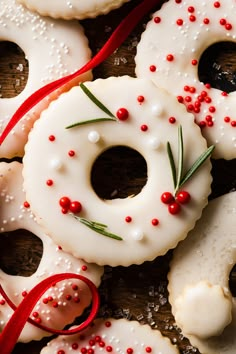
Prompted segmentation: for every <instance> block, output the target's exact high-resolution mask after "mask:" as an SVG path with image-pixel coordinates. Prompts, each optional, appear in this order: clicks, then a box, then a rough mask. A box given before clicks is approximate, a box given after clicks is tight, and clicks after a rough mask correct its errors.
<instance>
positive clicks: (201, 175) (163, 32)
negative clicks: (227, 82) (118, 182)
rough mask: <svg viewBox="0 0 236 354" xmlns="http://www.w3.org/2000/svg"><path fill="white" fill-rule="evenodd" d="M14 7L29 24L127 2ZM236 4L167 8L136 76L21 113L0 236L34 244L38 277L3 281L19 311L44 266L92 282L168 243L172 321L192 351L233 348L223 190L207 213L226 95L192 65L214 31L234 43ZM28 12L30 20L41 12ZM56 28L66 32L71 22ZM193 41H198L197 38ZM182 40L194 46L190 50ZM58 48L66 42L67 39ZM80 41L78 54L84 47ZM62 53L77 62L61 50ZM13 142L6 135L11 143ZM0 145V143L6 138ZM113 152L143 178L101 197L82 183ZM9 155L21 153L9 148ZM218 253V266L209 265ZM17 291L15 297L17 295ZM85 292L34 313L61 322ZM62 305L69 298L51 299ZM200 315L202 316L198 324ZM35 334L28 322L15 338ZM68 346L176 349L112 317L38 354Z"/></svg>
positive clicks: (153, 27)
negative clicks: (37, 243) (139, 168)
mask: <svg viewBox="0 0 236 354" xmlns="http://www.w3.org/2000/svg"><path fill="white" fill-rule="evenodd" d="M227 1H228V0H227ZM20 2H21V3H22V4H24V5H25V6H27V7H29V8H30V10H26V9H25V8H24V7H23V6H21V5H16V7H17V8H18V9H20V10H18V11H22V12H23V13H27V16H31V15H30V14H31V12H30V11H31V10H34V11H38V12H39V13H41V14H43V15H45V14H46V15H50V16H52V17H63V18H66V19H68V18H71V17H74V18H77V19H82V18H84V17H95V16H97V15H98V14H101V13H107V12H108V11H110V10H111V9H113V8H117V7H118V6H120V5H121V4H122V3H123V2H124V1H123V2H122V1H119V2H118V1H109V2H106V4H105V1H104V2H103V3H102V5H101V7H99V8H98V7H97V6H96V5H97V4H95V2H91V4H89V5H88V4H86V6H85V5H83V2H82V4H81V7H80V4H79V5H78V4H77V3H76V2H75V3H73V2H65V3H63V1H62V3H61V5H60V7H58V11H54V7H53V6H52V7H51V4H50V6H48V4H46V3H44V2H40V6H42V7H39V4H34V2H33V1H27V2H24V1H20ZM87 6H88V7H89V9H88V8H87ZM50 7H51V8H50ZM65 8H66V9H67V10H68V12H66V9H65ZM94 9H95V10H94ZM235 10H236V5H235V4H234V3H233V1H230V2H229V1H228V2H227V3H226V0H225V1H221V2H208V3H206V2H203V3H201V4H200V3H199V2H197V1H191V3H190V1H181V0H179V1H177V0H176V1H174V0H169V1H168V2H167V3H166V4H164V5H163V7H162V8H161V9H160V10H158V11H157V12H156V13H154V14H153V15H152V19H151V21H150V22H149V23H148V25H147V28H146V30H145V31H144V33H143V35H142V37H141V40H140V43H139V45H138V48H137V55H136V59H135V61H136V74H137V78H134V77H131V76H127V75H125V76H119V77H114V76H113V77H110V78H108V79H103V78H99V79H96V80H94V81H91V78H90V77H86V76H84V77H82V78H81V77H79V78H78V80H77V81H73V82H72V83H71V85H67V86H66V87H62V88H61V89H60V90H59V92H56V93H55V94H54V93H53V94H52V95H50V96H49V98H48V100H46V101H45V100H43V102H40V104H39V105H38V106H36V111H34V112H33V115H32V116H33V117H34V118H33V119H31V112H30V113H29V116H27V117H24V118H23V120H22V122H23V121H24V119H26V120H27V121H28V120H29V119H30V124H29V125H28V130H27V129H23V128H21V132H22V131H23V132H24V136H25V137H26V140H27V143H26V140H24V139H23V137H22V136H20V138H19V139H18V140H19V141H20V142H21V148H23V149H24V154H23V164H20V163H16V162H13V163H9V164H8V163H1V166H0V167H1V176H2V186H1V190H2V195H3V198H4V200H3V203H2V209H3V211H2V213H3V216H2V222H1V223H2V227H1V230H2V232H4V231H5V230H6V226H5V225H11V226H10V229H11V230H12V229H15V228H25V229H29V230H30V231H32V232H33V233H34V234H35V235H37V236H38V237H39V238H40V239H41V240H42V241H43V243H44V245H45V246H44V253H43V258H42V261H41V262H42V264H44V270H42V271H41V268H40V267H39V268H38V270H37V272H36V273H35V274H34V276H33V277H32V282H31V283H30V284H28V283H27V282H26V279H20V281H19V284H18V280H17V279H16V277H13V279H14V283H15V287H16V288H12V287H9V282H10V279H11V276H9V275H6V274H4V273H2V275H1V274H0V276H1V284H2V286H3V288H5V290H6V291H7V294H8V296H9V297H10V299H11V301H13V302H14V303H16V304H19V303H20V301H21V300H22V296H23V297H26V296H27V293H28V291H30V289H31V288H33V287H34V285H35V284H36V282H39V281H41V280H42V279H43V278H46V277H47V276H49V275H50V274H51V272H50V274H49V273H48V272H46V271H45V269H48V267H51V268H53V272H52V273H60V272H69V271H70V272H71V271H73V272H74V273H78V274H81V273H82V274H83V275H84V276H86V277H87V276H88V278H89V279H91V280H92V281H93V283H94V284H95V285H96V286H97V287H98V286H99V284H100V281H101V275H102V272H103V266H110V267H117V266H120V265H122V266H124V267H129V266H131V265H132V264H136V265H141V264H142V263H144V262H145V261H152V260H154V259H156V258H157V257H159V256H162V255H165V254H166V253H167V252H168V250H170V249H173V248H175V247H177V248H176V251H174V259H173V261H172V263H171V269H170V273H169V292H170V303H171V305H172V309H173V314H174V316H175V320H176V323H177V325H178V326H179V327H180V328H181V329H182V331H183V334H184V335H186V336H187V337H188V338H189V339H190V341H191V343H192V344H193V345H195V346H196V347H197V348H199V349H200V351H201V353H202V354H204V353H206V354H207V353H218V354H222V353H228V354H231V353H233V352H234V347H235V343H234V339H233V334H232V333H233V329H234V325H233V323H234V314H233V311H234V304H233V299H232V296H231V293H230V290H229V287H228V283H227V279H228V276H229V272H230V271H231V269H232V267H233V265H234V262H235V260H234V230H233V226H234V224H233V222H234V219H235V218H234V213H235V211H234V206H233V200H234V193H231V194H229V195H227V196H225V197H222V198H219V199H217V200H216V201H213V202H211V203H209V205H207V204H208V198H209V196H210V193H211V184H212V174H211V167H212V165H211V161H210V157H211V154H213V157H214V158H219V157H220V158H225V159H232V158H235V138H234V136H235V133H234V122H235V119H234V116H233V94H232V95H231V94H226V93H225V92H219V90H216V89H213V88H211V87H210V85H209V84H205V85H204V84H203V83H201V82H199V80H198V79H197V74H196V68H197V67H198V63H199V60H200V56H201V53H202V52H203V51H204V50H205V47H206V45H209V44H210V40H211V38H212V37H213V34H214V36H215V37H213V38H217V40H225V39H226V38H227V39H229V38H230V39H232V40H234V37H235V35H234V22H235V21H234V19H233V16H232V17H231V13H233V11H235ZM6 11H7V7H6ZM32 16H36V18H37V19H38V18H40V19H41V17H40V16H41V15H35V14H33V13H32ZM216 19H218V22H217V21H216ZM167 20H168V21H167ZM223 20H225V21H223ZM42 21H43V20H42ZM47 21H55V26H56V24H57V23H60V21H61V20H58V19H53V20H47ZM215 22H216V23H217V26H216V25H215ZM64 23H65V26H68V27H67V28H69V26H70V24H71V22H70V21H68V23H67V21H65V22H63V24H64ZM73 23H74V22H73ZM76 24H77V22H76ZM73 26H76V25H75V23H74V24H73ZM78 26H79V25H78ZM52 27H54V26H52ZM63 33H65V32H64V31H63ZM156 33H157V34H156ZM196 33H197V34H196ZM49 35H50V34H49V33H48V34H47V41H48V37H49ZM82 36H84V34H82ZM191 36H195V37H196V38H195V37H194V38H192V37H191ZM198 38H200V39H201V41H199V42H197V41H196V40H197V39H198ZM157 39H158V40H157ZM193 40H195V42H194V43H197V44H195V45H194V46H193V47H191V46H190V42H191V41H193ZM214 40H216V39H214ZM186 41H188V42H187V43H186ZM58 42H59V43H60V45H59V47H60V48H62V47H63V48H64V46H63V45H62V43H64V42H60V41H59V40H58ZM174 42H177V43H175V44H173V43H174ZM199 43H200V44H199ZM198 46H199V47H198ZM83 47H85V52H86V53H89V49H88V48H87V42H86V40H85V41H83ZM57 52H58V51H57ZM68 55H69V56H71V57H72V58H75V57H74V54H72V55H71V53H70V50H68ZM76 59H77V58H76ZM54 60H55V59H52V62H53V63H54ZM185 61H186V62H185ZM63 63H64V61H63ZM65 63H67V59H66V60H65ZM187 64H189V66H188V65H187ZM81 65H83V64H81ZM60 75H61V73H59V75H58V76H59V77H60ZM88 75H90V73H88ZM51 79H52V80H53V79H55V78H51ZM173 79H174V83H173ZM81 80H82V81H84V83H81ZM85 80H86V81H85ZM71 86H73V87H72V88H71ZM29 117H30V118H29ZM28 118H29V119H28ZM38 118H39V119H38ZM36 119H37V121H36V122H35V120H36ZM33 122H35V123H34V126H33V128H32V124H33ZM22 124H23V123H22ZM235 129H236V128H235ZM29 130H30V133H29V135H28V132H29ZM16 135H17V134H16V133H14V134H12V136H10V139H13V140H14V141H15V140H17V137H16ZM21 135H22V134H21ZM4 144H5V146H6V147H8V144H9V146H11V143H10V140H8V138H7V139H6V140H5V141H4ZM2 146H3V145H2ZM114 147H125V148H129V149H131V150H133V151H135V152H137V153H138V154H140V155H141V156H142V158H143V159H144V160H145V163H146V167H147V180H146V182H145V185H144V186H143V187H142V189H141V191H140V192H139V193H137V194H136V195H130V196H128V197H127V198H112V199H104V198H101V197H100V196H99V195H98V194H97V193H96V191H95V190H94V188H93V185H92V183H91V171H92V170H93V166H94V164H95V162H96V161H97V159H98V158H99V157H100V156H101V155H102V154H103V153H104V152H106V151H109V150H112V149H113V148H114ZM1 148H2V147H1ZM1 148H0V151H1ZM3 154H4V153H3ZM14 155H15V156H19V154H18V152H17V153H16V152H15V153H14ZM3 156H4V157H8V156H7V154H6V155H3ZM21 156H22V154H21ZM11 157H12V156H11ZM16 181H17V183H16ZM14 183H16V186H15V187H16V189H13V185H14ZM9 195H10V196H12V197H11V198H10V199H9ZM9 200H10V203H9ZM13 201H14V203H13ZM15 204H16V205H17V208H18V209H19V210H20V211H21V214H20V215H18V214H17V211H16V209H15V206H14V205H15ZM9 205H10V209H9ZM11 208H12V209H11ZM221 209H223V211H224V212H225V214H223V213H222V212H221ZM12 210H14V213H13V212H12ZM18 220H20V223H18ZM29 220H30V221H29ZM16 221H17V222H16ZM225 223H226V225H228V226H227V227H228V228H226V226H225ZM31 224H32V225H31ZM206 229H207V230H206ZM215 230H217V231H215ZM219 234H220V236H219ZM185 239H186V240H185ZM180 241H181V244H180V245H179V246H178V244H179V242H180ZM54 242H55V245H60V247H59V248H58V246H55V245H54ZM51 250H52V251H51ZM51 252H52V253H53V255H51ZM54 253H55V256H54ZM58 254H59V258H58ZM49 255H51V256H49ZM219 255H220V257H221V256H222V257H223V256H224V258H225V262H223V261H222V263H219V262H217V261H218V260H217V256H218V257H219ZM48 257H49V260H50V262H52V263H49V260H48ZM54 257H55V260H54ZM193 262H194V266H193ZM226 262H227V266H225V263H226ZM223 266H224V268H223ZM189 267H191V271H190V270H189ZM218 268H219V269H218ZM222 268H223V269H222ZM220 272H221V273H220ZM38 273H40V274H38ZM73 286H74V288H73ZM75 287H76V288H75ZM18 288H20V289H18ZM19 291H20V292H21V294H22V296H20V297H19V295H17V296H16V295H15V294H16V292H19ZM87 291H88V289H87V288H86V286H85V290H83V289H82V285H80V284H77V283H76V284H74V282H73V284H72V283H71V282H66V283H65V284H63V286H62V287H60V286H59V285H58V287H56V289H53V288H50V289H49V291H48V292H47V293H46V295H45V298H44V299H43V300H41V301H39V302H38V303H37V305H36V307H35V309H34V310H33V312H32V314H31V318H32V319H34V320H37V319H39V320H38V322H39V321H40V323H41V322H42V324H45V323H47V322H48V323H49V325H50V326H51V327H53V326H54V327H55V328H63V327H64V326H65V325H66V324H71V323H72V321H73V320H74V318H75V316H78V315H80V314H81V313H82V311H83V310H84V308H85V307H86V306H87V305H88V304H89V302H90V300H91V296H90V295H89V294H88V293H87ZM23 294H24V295H23ZM81 294H82V295H83V296H82V295H81ZM14 296H15V298H14ZM64 297H66V299H67V301H63V300H61V299H64ZM69 297H70V299H69ZM78 297H79V303H80V305H79V308H78V304H77V302H76V301H74V302H73V303H72V305H71V302H70V301H69V300H71V299H74V300H75V299H77V298H78ZM49 298H50V299H49ZM51 298H52V299H51ZM207 298H208V300H206V299H207ZM45 299H46V300H47V301H48V302H47V304H46V305H47V306H48V308H47V310H46V311H45V308H44V305H45V303H44V302H43V301H44V300H45ZM209 299H210V300H209ZM5 300H6V299H5V298H4V296H3V298H2V300H1V301H2V303H4V306H5V307H4V309H6V311H5V310H4V311H1V312H0V316H5V317H4V320H2V322H1V326H2V329H3V328H4V327H5V325H6V322H7V318H8V317H9V316H10V314H11V313H12V312H13V309H10V307H9V306H8V305H9V303H8V304H7V303H6V301H5ZM46 300H45V301H46ZM52 300H53V301H52ZM43 304H44V305H43ZM53 304H57V306H56V305H55V307H54V306H53ZM58 305H60V306H59V307H58ZM61 305H62V306H61ZM74 306H75V307H76V309H75V308H74ZM215 308H217V309H218V311H217V313H215V312H214V309H215ZM207 310H209V311H210V310H211V311H210V312H209V314H207V316H206V318H205V317H204V315H205V313H206V311H207ZM202 321H203V323H204V326H203V325H202ZM127 333H128V335H127ZM45 335H47V334H46V333H45V332H42V330H41V329H36V328H34V327H33V325H32V324H27V325H26V326H25V328H24V330H23V332H22V334H21V336H20V337H19V341H23V342H27V341H29V340H32V339H40V338H42V336H45ZM0 343H1V342H0ZM3 349H4V348H3ZM70 351H74V352H82V353H87V352H88V353H89V352H90V353H91V354H92V353H94V352H95V351H105V352H112V351H118V352H122V353H124V352H126V353H128V354H131V353H133V352H135V351H138V352H140V353H141V352H142V353H145V352H146V353H151V352H152V353H156V354H158V353H161V352H163V353H164V352H165V353H171V354H172V353H177V352H178V349H177V348H176V347H175V346H173V345H171V342H170V341H169V340H168V339H166V338H164V337H162V335H161V334H160V333H159V331H157V330H151V329H150V328H149V327H147V326H140V325H139V324H137V323H136V322H133V321H126V320H115V319H111V318H109V319H105V320H96V321H95V322H94V323H93V324H91V326H89V327H88V328H87V329H86V330H85V331H83V332H82V333H80V334H79V335H76V336H72V337H71V336H69V337H68V336H63V337H61V336H59V337H58V338H56V339H54V340H53V341H52V342H49V343H48V345H47V347H46V348H44V349H43V350H42V353H56V354H65V353H69V352H70ZM4 353H7V352H4Z"/></svg>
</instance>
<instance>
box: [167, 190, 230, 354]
mask: <svg viewBox="0 0 236 354" xmlns="http://www.w3.org/2000/svg"><path fill="white" fill-rule="evenodd" d="M235 202H236V192H231V193H229V194H226V195H224V196H222V197H218V198H217V199H215V200H213V201H211V202H209V205H208V206H207V207H206V209H205V210H204V212H203V215H202V217H201V219H200V220H199V221H198V222H197V224H196V226H195V228H194V230H193V231H191V232H190V234H189V236H188V237H187V239H186V240H184V241H183V242H182V243H181V244H179V245H178V247H177V249H176V250H175V251H174V257H173V260H172V263H171V268H170V272H169V275H168V278H169V300H170V303H171V305H172V311H173V314H174V316H175V319H176V323H177V325H178V326H179V327H180V328H181V329H182V331H183V334H184V335H185V336H186V337H188V338H189V340H190V341H191V344H192V345H194V346H195V347H197V348H198V349H199V351H200V352H201V353H202V354H233V353H235V352H236V337H235V331H236V304H235V300H234V298H232V295H231V292H230V289H229V274H230V272H231V270H232V268H233V266H234V264H235V262H236V253H235V242H236V234H235V230H236V217H235V213H236V211H235Z"/></svg>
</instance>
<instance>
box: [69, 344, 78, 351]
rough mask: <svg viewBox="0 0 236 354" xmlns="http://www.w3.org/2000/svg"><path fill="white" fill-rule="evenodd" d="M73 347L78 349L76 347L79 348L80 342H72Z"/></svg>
mask: <svg viewBox="0 0 236 354" xmlns="http://www.w3.org/2000/svg"><path fill="white" fill-rule="evenodd" d="M71 348H72V349H73V350H76V349H78V348H79V344H78V343H72V345H71Z"/></svg>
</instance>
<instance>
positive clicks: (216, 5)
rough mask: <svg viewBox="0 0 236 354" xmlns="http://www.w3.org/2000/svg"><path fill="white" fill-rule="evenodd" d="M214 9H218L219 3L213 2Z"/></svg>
mask: <svg viewBox="0 0 236 354" xmlns="http://www.w3.org/2000/svg"><path fill="white" fill-rule="evenodd" d="M214 7H215V8H217V9H218V8H219V7H220V2H219V1H215V2H214Z"/></svg>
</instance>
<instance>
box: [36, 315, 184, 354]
mask: <svg viewBox="0 0 236 354" xmlns="http://www.w3.org/2000/svg"><path fill="white" fill-rule="evenodd" d="M85 350H87V351H88V352H89V351H91V352H93V353H94V354H96V353H110V352H112V353H113V352H116V353H130V354H131V353H140V354H146V353H153V354H160V353H163V354H179V351H178V349H177V348H176V347H175V346H174V345H173V344H171V342H170V340H169V339H168V338H166V337H163V336H162V334H161V333H160V332H159V331H158V330H152V329H151V328H150V327H149V326H148V325H140V324H139V323H138V322H137V321H128V320H125V319H119V320H114V319H112V318H108V319H106V320H103V319H97V320H95V321H94V324H93V325H92V326H91V327H90V328H88V329H86V330H85V331H83V332H81V333H80V334H78V335H73V336H59V337H57V338H56V339H53V340H52V341H51V342H49V343H48V345H47V346H46V347H45V348H43V349H42V350H41V353H40V354H55V353H57V354H68V353H71V351H72V352H73V353H75V354H76V353H81V352H83V351H85Z"/></svg>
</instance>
